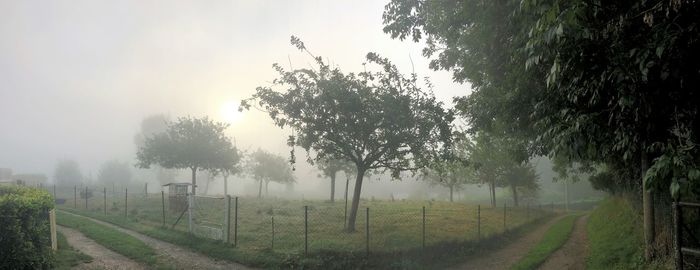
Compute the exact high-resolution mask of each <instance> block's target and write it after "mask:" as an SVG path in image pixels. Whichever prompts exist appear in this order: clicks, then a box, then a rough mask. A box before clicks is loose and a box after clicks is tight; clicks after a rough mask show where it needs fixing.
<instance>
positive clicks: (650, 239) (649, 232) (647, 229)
mask: <svg viewBox="0 0 700 270" xmlns="http://www.w3.org/2000/svg"><path fill="white" fill-rule="evenodd" d="M640 165H641V166H640V167H641V169H642V170H641V171H642V172H641V175H640V177H641V182H642V206H643V208H644V244H645V245H644V256H645V257H646V258H647V259H651V258H652V257H653V256H654V254H653V247H654V239H655V238H656V230H655V229H656V228H655V226H656V224H654V197H653V196H652V194H651V191H649V190H648V189H647V188H646V186H645V185H644V174H646V172H647V169H648V164H647V154H646V152H645V151H644V149H642V156H641V164H640Z"/></svg>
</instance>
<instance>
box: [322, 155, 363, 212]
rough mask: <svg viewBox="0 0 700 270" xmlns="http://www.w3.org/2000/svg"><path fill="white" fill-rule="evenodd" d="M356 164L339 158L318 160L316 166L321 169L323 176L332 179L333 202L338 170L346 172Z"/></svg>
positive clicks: (333, 200) (332, 200)
mask: <svg viewBox="0 0 700 270" xmlns="http://www.w3.org/2000/svg"><path fill="white" fill-rule="evenodd" d="M353 165H354V164H352V163H349V162H347V161H343V160H338V159H327V160H321V161H318V162H316V166H317V167H318V169H319V170H320V171H321V174H322V176H324V177H328V178H330V179H331V197H330V199H331V202H335V178H336V176H337V175H338V172H340V171H344V172H345V173H346V174H347V173H348V172H349V171H351V170H352V167H353Z"/></svg>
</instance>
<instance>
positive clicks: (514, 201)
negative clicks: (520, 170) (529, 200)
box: [510, 183, 518, 207]
mask: <svg viewBox="0 0 700 270" xmlns="http://www.w3.org/2000/svg"><path fill="white" fill-rule="evenodd" d="M510 188H511V190H513V205H514V206H516V207H517V206H518V187H517V186H515V184H514V183H511V184H510Z"/></svg>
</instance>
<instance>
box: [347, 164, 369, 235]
mask: <svg viewBox="0 0 700 270" xmlns="http://www.w3.org/2000/svg"><path fill="white" fill-rule="evenodd" d="M364 176H365V169H363V168H357V178H356V179H355V191H354V192H353V195H352V206H350V215H349V216H348V232H354V231H355V220H356V218H357V209H358V207H359V206H360V193H361V192H362V180H363V179H364Z"/></svg>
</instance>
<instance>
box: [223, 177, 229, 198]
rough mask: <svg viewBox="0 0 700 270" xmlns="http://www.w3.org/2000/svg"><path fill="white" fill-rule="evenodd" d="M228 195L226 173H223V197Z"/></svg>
mask: <svg viewBox="0 0 700 270" xmlns="http://www.w3.org/2000/svg"><path fill="white" fill-rule="evenodd" d="M226 196H228V175H224V197H226Z"/></svg>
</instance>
